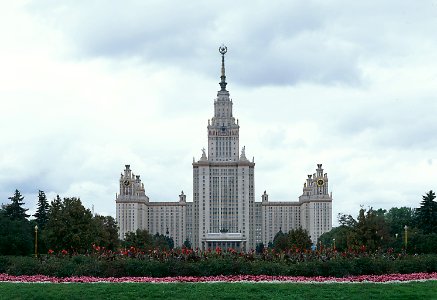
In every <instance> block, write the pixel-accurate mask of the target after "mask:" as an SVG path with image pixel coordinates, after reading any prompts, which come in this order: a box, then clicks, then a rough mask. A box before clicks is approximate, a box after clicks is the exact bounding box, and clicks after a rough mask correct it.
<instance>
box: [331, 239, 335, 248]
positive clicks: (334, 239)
mask: <svg viewBox="0 0 437 300" xmlns="http://www.w3.org/2000/svg"><path fill="white" fill-rule="evenodd" d="M332 241H333V242H334V250H335V239H332Z"/></svg>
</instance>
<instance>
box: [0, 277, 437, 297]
mask: <svg viewBox="0 0 437 300" xmlns="http://www.w3.org/2000/svg"><path fill="white" fill-rule="evenodd" d="M0 299H81V300H83V299H197V300H202V299H211V300H215V299H252V300H253V299H366V300H369V299H437V281H426V282H406V283H390V284H378V283H323V284H302V283H241V282H240V283H161V284H153V283H63V284H53V283H11V282H0Z"/></svg>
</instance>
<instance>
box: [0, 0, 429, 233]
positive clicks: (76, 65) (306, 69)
mask: <svg viewBox="0 0 437 300" xmlns="http://www.w3.org/2000/svg"><path fill="white" fill-rule="evenodd" d="M436 28H437V1H436V0H430V1H426V0H423V1H394V0H393V1H392V0H386V1H352V2H351V1H329V4H328V2H327V1H289V0H288V1H239V2H235V1H184V2H180V4H178V3H177V2H175V1H163V0H159V1H53V0H52V1H50V0H38V1H2V2H1V4H0V37H1V38H0V137H1V138H0V203H8V202H9V200H8V199H7V198H8V197H10V196H11V195H12V194H13V193H14V191H15V189H18V190H20V191H21V192H22V194H24V196H25V202H26V206H27V207H29V208H30V210H31V211H34V210H35V207H36V200H37V192H38V190H39V189H41V190H44V191H45V192H46V193H47V195H48V196H49V199H50V200H51V199H53V198H54V197H55V195H56V194H59V195H60V196H61V197H73V196H76V197H80V198H81V200H82V201H83V203H84V205H85V206H86V207H88V208H90V209H91V207H92V205H94V209H95V212H97V213H99V214H103V215H113V216H115V194H116V193H117V192H118V179H119V176H120V172H121V171H122V170H123V169H124V165H125V164H130V165H131V168H132V169H133V171H134V173H135V174H139V175H141V178H142V179H143V182H144V184H145V188H146V193H147V194H148V196H149V197H150V199H151V201H177V200H178V195H179V194H180V192H181V190H184V192H185V193H186V194H187V195H188V199H190V200H191V199H192V166H191V163H192V161H193V156H194V157H195V158H196V159H199V157H200V155H201V149H202V148H203V147H206V146H207V132H206V126H207V121H208V119H209V118H211V117H212V115H213V101H214V98H215V97H216V93H217V91H218V90H219V85H218V82H219V75H220V73H219V72H220V54H219V53H218V47H219V46H220V45H221V44H222V43H224V44H226V45H227V47H228V53H227V55H226V72H227V82H228V90H229V91H230V93H231V97H232V98H233V101H234V116H236V117H237V118H238V119H239V123H240V126H241V127H240V145H241V146H243V145H245V146H246V155H247V156H248V157H250V158H251V157H252V156H254V157H255V162H256V172H255V175H256V176H255V182H256V183H255V188H256V195H257V198H256V200H257V201H260V200H261V194H262V192H263V191H264V190H267V193H268V194H269V195H270V200H271V201H296V200H297V199H298V196H299V195H300V194H301V192H302V187H303V183H304V181H305V178H306V177H307V174H312V173H314V172H315V168H316V164H317V163H322V164H323V167H324V169H325V172H327V173H328V176H329V182H330V189H331V191H332V192H333V199H334V200H333V217H334V220H335V219H336V215H337V214H338V213H339V212H342V213H349V214H352V215H356V214H357V212H358V210H359V208H360V205H363V206H364V207H369V206H372V207H374V208H386V209H388V208H390V207H393V206H397V207H400V206H409V207H417V206H418V205H419V203H420V201H421V198H422V197H421V196H422V195H424V194H425V193H426V192H427V191H429V190H431V189H432V190H437V179H436V178H437V117H436V115H437V35H436ZM334 224H336V221H334Z"/></svg>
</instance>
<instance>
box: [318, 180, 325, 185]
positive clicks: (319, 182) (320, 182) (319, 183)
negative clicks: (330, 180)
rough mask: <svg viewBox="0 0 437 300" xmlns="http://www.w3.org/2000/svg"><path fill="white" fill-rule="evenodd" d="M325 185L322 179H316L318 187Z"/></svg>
mask: <svg viewBox="0 0 437 300" xmlns="http://www.w3.org/2000/svg"><path fill="white" fill-rule="evenodd" d="M324 183H325V181H323V179H318V180H317V185H318V186H322V185H323V184H324Z"/></svg>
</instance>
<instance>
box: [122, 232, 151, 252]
mask: <svg viewBox="0 0 437 300" xmlns="http://www.w3.org/2000/svg"><path fill="white" fill-rule="evenodd" d="M123 245H124V247H126V248H130V247H135V248H137V249H140V250H142V251H147V250H150V249H153V248H154V239H153V236H152V235H151V234H150V233H149V232H148V231H147V230H145V229H137V231H135V232H128V233H126V235H125V239H124V242H123Z"/></svg>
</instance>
